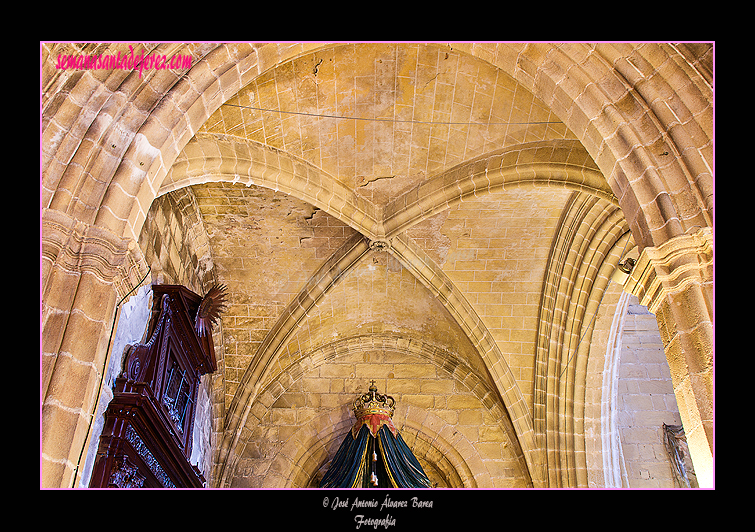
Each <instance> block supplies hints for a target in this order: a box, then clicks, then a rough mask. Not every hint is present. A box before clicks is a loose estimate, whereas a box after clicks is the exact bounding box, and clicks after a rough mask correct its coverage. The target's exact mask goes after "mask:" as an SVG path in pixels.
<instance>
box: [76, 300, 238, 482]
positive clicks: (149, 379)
mask: <svg viewBox="0 0 755 532" xmlns="http://www.w3.org/2000/svg"><path fill="white" fill-rule="evenodd" d="M152 290H153V305H152V317H151V320H150V325H149V330H148V331H149V332H148V336H147V338H149V340H148V342H147V343H146V344H137V345H135V346H132V347H130V348H129V349H128V351H127V352H126V353H125V354H124V362H123V371H122V373H121V374H120V376H119V377H118V378H116V380H115V385H114V390H113V399H112V401H111V402H110V404H109V405H108V407H107V409H106V411H105V414H104V415H105V423H104V427H103V431H102V435H101V436H100V440H99V447H98V450H97V455H96V458H95V463H94V467H93V472H92V478H91V481H90V484H89V486H90V487H94V488H106V487H107V488H140V487H143V488H174V487H175V488H182V487H186V488H199V487H202V486H203V485H204V483H205V479H204V477H203V475H202V474H201V472H200V471H199V469H198V468H197V467H196V466H194V465H192V464H191V462H190V461H189V459H190V457H191V449H192V432H193V427H194V413H195V410H196V408H195V405H196V398H197V390H198V388H199V380H200V377H201V376H202V375H204V374H207V373H212V372H214V371H215V370H216V369H217V366H216V361H215V349H214V347H213V342H212V324H213V323H214V322H215V321H217V318H218V316H219V314H220V312H221V310H222V309H223V305H224V301H223V300H224V297H225V287H223V286H214V287H213V288H211V289H210V291H209V292H208V293H207V295H206V296H205V297H204V298H202V297H200V296H199V295H197V294H195V293H194V292H192V291H191V290H188V289H187V288H185V287H183V286H180V285H154V286H153V287H152Z"/></svg>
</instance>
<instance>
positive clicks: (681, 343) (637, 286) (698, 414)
mask: <svg viewBox="0 0 755 532" xmlns="http://www.w3.org/2000/svg"><path fill="white" fill-rule="evenodd" d="M624 289H625V290H626V291H627V292H630V293H632V294H634V295H636V296H637V297H638V298H639V300H640V303H642V304H643V305H645V306H646V307H648V309H649V310H650V312H652V313H654V314H655V315H656V318H657V320H658V326H659V328H660V331H661V337H662V338H663V343H664V345H665V350H666V359H667V360H668V363H669V369H670V370H671V378H672V381H673V384H674V393H675V395H676V401H677V405H678V407H679V413H680V414H681V418H682V423H683V425H684V430H685V433H686V434H687V442H688V445H689V450H690V454H691V455H692V461H693V463H694V466H695V472H696V474H697V478H698V481H699V484H700V486H701V487H708V486H712V482H713V232H712V230H711V228H703V229H700V230H699V231H697V232H696V233H694V234H692V235H681V236H678V237H675V238H672V239H670V240H668V241H667V242H665V243H663V244H662V245H660V246H658V247H652V248H645V249H644V250H643V251H642V254H641V255H640V257H639V259H638V261H637V264H636V265H635V267H634V270H633V271H632V274H631V276H630V278H629V280H628V281H627V283H626V285H625V288H624Z"/></svg>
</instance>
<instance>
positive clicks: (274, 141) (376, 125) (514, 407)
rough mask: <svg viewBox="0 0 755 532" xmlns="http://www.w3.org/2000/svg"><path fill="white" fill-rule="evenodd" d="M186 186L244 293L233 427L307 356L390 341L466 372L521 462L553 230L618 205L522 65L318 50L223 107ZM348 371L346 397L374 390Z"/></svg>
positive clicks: (443, 52)
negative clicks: (579, 204) (593, 202)
mask: <svg viewBox="0 0 755 532" xmlns="http://www.w3.org/2000/svg"><path fill="white" fill-rule="evenodd" d="M346 117H348V118H346ZM470 175H471V176H472V178H471V179H470ZM185 187H188V188H185ZM178 190H191V192H192V194H193V195H194V198H195V200H194V201H195V203H196V206H197V209H198V212H199V213H200V216H201V221H202V224H203V226H204V229H205V231H206V234H207V239H208V242H209V248H210V255H211V259H212V262H213V264H214V273H213V275H214V279H215V280H216V281H218V282H221V283H224V284H226V285H227V286H228V288H229V292H230V299H231V307H230V309H229V310H228V312H227V313H226V314H225V315H224V317H223V320H222V340H220V341H221V342H222V345H223V350H222V351H223V353H224V354H223V357H224V360H223V364H222V368H223V370H222V371H223V379H222V383H223V384H222V387H223V390H222V400H221V402H222V410H223V411H224V412H226V414H225V424H226V429H225V430H226V433H225V435H224V436H225V438H227V439H231V440H233V439H234V438H236V439H238V434H239V433H240V432H239V431H240V430H241V429H242V428H243V423H244V421H243V419H245V416H246V415H247V414H245V412H248V411H249V409H250V408H251V405H252V404H253V403H254V401H255V398H256V397H257V395H258V394H259V393H260V391H261V390H263V389H265V387H268V386H270V384H271V383H272V382H274V381H275V379H276V378H277V376H279V375H282V374H283V372H284V371H285V369H286V367H288V366H289V365H290V364H291V363H292V361H295V360H297V357H298V358H301V357H302V356H304V354H306V353H311V352H313V351H315V350H317V349H320V348H322V347H323V346H325V345H329V344H333V343H337V342H339V341H345V340H349V339H354V338H364V337H369V336H370V335H373V336H375V337H379V338H384V337H386V335H387V336H389V337H393V338H400V339H404V340H406V341H411V339H415V340H418V341H422V342H426V343H428V344H429V345H432V346H434V347H435V348H437V349H440V350H441V351H443V352H444V353H446V355H444V356H446V357H448V358H450V359H452V360H453V361H454V362H453V364H455V365H461V366H463V367H465V368H468V371H469V372H472V373H473V374H474V375H476V377H475V378H476V379H478V380H479V382H481V383H484V384H481V386H483V387H484V388H485V390H487V392H484V394H483V395H485V394H487V395H488V396H489V397H490V400H491V401H493V402H494V403H495V404H497V405H499V407H500V408H501V410H500V411H501V412H505V413H506V414H507V416H508V417H507V419H506V420H504V421H501V422H502V423H503V424H504V426H506V427H507V431H508V434H509V438H510V440H511V441H512V442H515V447H516V448H517V449H519V450H518V451H515V454H517V455H518V456H519V459H522V460H523V459H524V458H523V457H522V451H521V449H520V448H519V445H518V439H520V438H522V437H525V438H529V439H530V440H529V441H528V443H527V444H526V445H525V446H523V447H527V448H530V449H532V448H534V443H533V442H532V441H531V439H532V438H533V435H532V417H531V415H532V414H531V412H532V411H533V409H534V407H535V405H534V401H535V400H534V393H535V390H534V388H535V386H536V384H535V383H536V380H537V379H536V374H535V373H536V366H537V364H536V351H537V335H538V319H539V316H540V308H541V304H542V301H543V297H544V296H543V287H544V277H545V274H546V269H547V268H548V265H549V260H551V262H552V259H551V254H552V251H551V250H552V248H553V245H554V239H555V238H556V236H557V234H558V233H559V230H560V224H562V223H563V220H562V216H563V215H564V214H563V213H564V211H565V209H566V208H567V206H568V205H569V204H570V203H573V202H574V199H575V198H576V197H578V196H585V197H587V196H590V197H594V198H596V199H597V198H599V199H597V201H598V202H599V203H598V207H597V208H598V210H604V211H606V212H608V211H617V207H616V199H615V198H614V197H613V195H612V193H611V190H610V188H609V186H608V184H607V183H606V181H605V179H604V178H603V176H602V174H600V172H599V170H598V169H597V165H595V163H594V162H593V161H592V159H591V158H590V157H589V155H588V154H587V152H586V150H585V149H584V148H583V147H582V146H581V144H580V143H579V141H578V140H576V139H575V138H574V136H573V135H572V134H571V132H570V131H569V130H568V129H567V128H566V126H565V125H564V124H563V123H562V122H561V121H560V120H559V119H558V118H557V117H556V116H555V115H554V114H553V113H552V112H550V111H549V110H548V107H547V106H546V105H545V104H544V103H543V102H542V101H540V100H538V99H537V98H536V97H534V96H533V95H532V94H531V93H530V92H529V91H527V90H526V89H525V88H523V87H522V86H521V85H520V84H518V83H517V82H515V81H514V80H513V79H512V78H511V77H510V76H509V75H508V74H506V73H504V72H502V71H501V70H500V69H498V68H496V67H494V66H492V65H491V64H490V63H488V62H486V61H484V60H482V59H480V58H477V57H472V56H470V55H467V54H465V53H462V52H459V51H457V50H454V49H453V48H452V47H450V46H446V45H436V44H427V45H425V44H337V45H329V46H323V47H320V48H317V49H316V50H314V51H311V52H309V53H305V54H302V55H300V56H298V57H295V58H293V59H291V60H287V61H284V62H281V63H278V64H276V65H275V66H274V67H273V68H270V69H269V70H267V71H264V72H262V73H261V74H260V75H259V76H258V77H257V78H256V79H254V80H253V81H252V82H251V83H249V84H248V85H247V86H245V87H244V88H243V89H242V90H240V91H239V92H238V93H237V94H236V95H235V96H233V97H232V98H230V99H229V100H228V101H226V102H225V103H224V104H223V105H221V106H220V108H219V109H218V110H217V111H216V112H215V113H214V114H212V116H210V118H209V119H208V120H207V121H206V122H205V124H204V125H203V126H202V127H201V129H199V130H198V131H197V132H196V135H195V136H194V138H193V139H192V140H191V141H190V142H189V143H188V144H187V146H186V148H185V149H184V150H183V151H182V152H181V153H180V154H179V156H178V158H177V159H176V162H175V163H174V165H173V167H172V168H171V169H170V171H169V172H168V175H167V177H166V179H165V180H164V182H163V184H162V188H161V189H160V195H163V196H165V195H166V194H171V193H172V192H171V191H178ZM159 201H160V198H158V203H159ZM618 212H620V211H618ZM621 226H622V228H623V229H622V231H621V233H622V234H624V233H626V232H627V231H628V228H627V227H626V225H625V224H624V223H623V221H622V222H621ZM572 229H573V231H574V232H578V231H580V227H579V225H578V224H577V226H576V227H574V228H572ZM613 243H615V242H613V241H612V244H613ZM608 251H610V248H609V249H608ZM613 253H614V254H616V253H617V252H616V251H614V252H613ZM614 258H615V259H618V255H617V256H616V257H614ZM583 310H584V309H583ZM381 374H382V373H381ZM352 377H354V378H352V379H351V384H349V385H348V386H347V388H346V389H345V390H344V391H345V392H349V393H354V392H357V391H359V389H360V387H361V386H362V385H363V382H362V381H363V379H357V378H356V376H355V375H352ZM391 377H392V378H393V377H399V376H395V375H391ZM347 380H348V379H347ZM382 384H383V388H385V387H387V388H388V389H389V390H390V389H391V383H389V382H388V381H387V380H385V379H384V380H383V383H382ZM352 388H353V389H352ZM399 398H401V394H399ZM406 399H407V400H408V401H411V398H410V397H408V396H407V398H406ZM508 418H510V419H508ZM512 422H513V425H512ZM234 423H235V425H234ZM234 427H235V428H234ZM515 427H516V428H515ZM523 433H524V434H523ZM247 437H248V436H247ZM242 439H243V438H242ZM234 441H235V440H234ZM226 445H231V446H233V445H234V444H226ZM221 453H222V451H221ZM221 460H222V458H221ZM528 460H530V461H531V460H533V458H532V457H531V456H530V457H528Z"/></svg>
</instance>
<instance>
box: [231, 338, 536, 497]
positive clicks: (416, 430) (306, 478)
mask: <svg viewBox="0 0 755 532" xmlns="http://www.w3.org/2000/svg"><path fill="white" fill-rule="evenodd" d="M375 349H379V350H388V351H396V352H401V353H406V354H409V355H412V356H416V357H418V358H421V359H424V360H427V361H429V362H430V363H432V364H433V365H435V366H436V367H437V368H439V369H441V370H442V371H443V373H444V374H445V375H447V376H448V377H449V378H453V379H455V380H457V381H459V382H461V383H463V384H464V385H465V386H467V387H468V388H469V390H470V391H471V392H472V393H473V394H474V395H475V396H476V397H477V399H478V400H479V401H480V405H481V407H483V408H485V409H486V410H487V411H488V412H490V414H491V417H492V418H493V419H500V420H501V423H502V425H503V426H504V431H505V432H506V434H507V435H508V437H509V439H510V440H511V441H512V442H514V449H515V452H516V453H517V454H518V455H520V456H521V451H520V450H518V449H519V446H518V445H517V444H516V441H517V436H516V434H515V433H514V429H513V426H512V425H511V424H510V423H507V422H506V414H505V413H504V408H505V407H504V406H503V405H502V404H501V402H500V400H499V399H497V398H496V393H495V391H494V390H492V389H490V388H489V387H488V386H487V385H486V384H485V382H484V379H483V378H482V377H481V376H480V375H477V373H476V372H475V370H474V369H472V368H471V367H470V366H469V365H467V364H466V363H465V362H464V361H463V360H461V359H459V358H458V357H456V356H455V355H454V354H453V353H451V352H448V351H446V350H444V349H442V348H439V347H437V346H434V345H432V344H430V343H428V342H426V341H424V340H422V339H419V338H406V337H398V336H395V335H392V334H381V335H365V336H356V337H350V338H343V339H340V340H338V341H336V342H333V343H330V344H327V345H324V346H321V347H319V348H315V349H313V350H312V351H310V352H309V353H306V354H300V356H299V357H298V358H296V359H295V360H293V362H292V363H291V364H290V365H289V366H288V367H287V368H285V369H284V370H283V371H282V372H281V373H279V374H277V375H275V376H274V377H272V376H270V377H272V378H268V379H265V384H264V385H263V388H262V390H261V392H260V393H259V395H258V396H257V397H256V401H255V402H257V403H258V404H259V406H258V408H255V409H253V411H252V412H250V415H249V416H248V417H246V419H245V424H244V426H243V427H240V428H239V430H238V432H239V436H241V433H242V432H243V434H245V435H246V436H245V437H244V436H241V437H239V438H237V439H236V442H235V446H234V449H233V450H232V451H231V452H230V453H229V455H228V456H227V462H226V464H225V467H224V468H223V471H222V472H221V475H220V476H219V477H218V478H219V483H220V487H229V486H230V485H231V482H232V480H233V477H234V474H235V470H236V468H237V467H238V464H239V458H240V455H241V454H242V453H243V450H244V447H245V446H246V443H247V440H248V438H249V436H250V435H251V434H252V432H253V430H254V427H256V426H257V425H258V424H259V423H261V422H262V420H263V419H264V417H265V416H266V415H267V410H268V408H269V407H270V405H272V404H273V403H275V401H277V400H278V399H279V398H280V397H281V396H282V395H283V394H284V393H286V391H287V390H288V388H289V387H290V385H291V384H292V383H293V382H295V381H297V380H298V379H299V378H301V377H303V376H304V375H306V374H307V373H309V372H310V371H312V370H314V369H316V368H318V367H320V366H322V365H324V364H326V363H327V362H329V361H333V360H334V359H337V358H339V357H341V356H344V355H347V354H354V353H360V352H367V351H371V350H375ZM284 383H289V386H284V385H283V384H284ZM350 407H351V405H350V403H349V404H344V405H341V406H338V407H336V408H331V409H329V410H326V411H324V412H322V413H321V414H320V415H318V416H316V417H315V418H313V419H311V420H309V421H307V422H306V423H304V424H302V426H300V427H299V428H298V430H297V431H295V432H294V433H293V434H292V435H291V436H290V437H289V438H288V440H287V441H286V443H285V444H284V445H282V446H281V448H280V449H279V450H278V451H277V453H276V454H275V455H274V456H272V457H270V459H269V461H268V470H267V472H266V473H265V480H264V483H265V484H264V485H263V486H262V487H265V488H283V487H306V486H307V485H308V484H309V482H310V479H311V478H312V476H313V475H314V474H315V473H316V472H317V470H318V469H319V468H320V467H322V465H323V463H324V461H325V460H327V458H328V457H327V454H328V452H327V448H328V446H329V445H333V444H334V441H335V440H337V441H335V445H336V447H337V446H338V444H340V439H341V438H342V437H343V436H344V435H345V434H346V432H347V431H348V430H349V429H350V428H351V426H352V425H353V422H354V420H353V417H352V414H351V411H350ZM394 424H395V425H396V427H397V428H398V429H399V430H400V431H402V432H404V431H408V432H411V433H413V434H414V435H416V436H417V437H418V438H420V439H421V440H422V441H423V447H424V451H423V454H422V455H420V456H418V457H419V458H424V459H428V460H429V461H431V462H433V463H434V465H436V466H439V468H440V469H441V470H443V471H444V473H445V474H446V475H447V476H450V480H451V481H452V482H455V483H456V484H458V487H492V486H493V484H492V480H491V477H490V474H489V473H488V471H487V469H486V468H485V465H484V462H483V460H482V457H481V456H480V454H479V452H478V451H477V450H476V449H475V447H474V445H473V444H472V443H471V442H470V441H469V440H467V439H466V437H465V436H464V435H463V434H461V433H460V432H459V431H456V430H455V429H454V426H453V425H452V424H450V423H448V422H447V421H445V420H443V419H441V418H440V417H438V416H437V415H435V414H434V413H432V412H429V411H426V410H424V409H422V408H419V407H417V406H414V405H411V404H402V403H399V404H398V405H397V407H396V412H395V414H394ZM333 451H334V449H333ZM436 461H438V462H440V463H435V462H436ZM522 466H523V467H522V469H523V470H524V471H526V469H527V468H526V466H525V465H524V464H522Z"/></svg>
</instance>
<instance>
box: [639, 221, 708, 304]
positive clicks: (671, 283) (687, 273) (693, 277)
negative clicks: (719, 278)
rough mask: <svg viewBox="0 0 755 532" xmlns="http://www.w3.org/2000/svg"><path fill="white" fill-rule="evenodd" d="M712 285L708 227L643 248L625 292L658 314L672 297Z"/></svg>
mask: <svg viewBox="0 0 755 532" xmlns="http://www.w3.org/2000/svg"><path fill="white" fill-rule="evenodd" d="M712 282H713V230H712V229H711V228H710V227H705V228H702V229H700V230H699V231H697V232H696V233H693V234H691V235H686V234H685V235H680V236H677V237H674V238H672V239H670V240H668V241H666V242H664V243H663V244H661V245H660V246H657V247H647V248H645V249H643V250H642V253H641V254H640V257H639V258H638V259H637V263H636V264H635V266H634V269H633V270H632V273H631V275H630V276H629V279H628V280H627V282H626V284H625V285H624V290H625V291H626V292H629V293H631V294H633V295H635V296H637V298H638V299H639V300H640V303H641V304H642V305H645V306H646V307H647V308H648V309H649V310H650V312H652V313H654V314H655V313H657V311H658V309H659V307H660V306H661V304H662V303H663V302H664V301H665V300H666V298H667V297H668V296H669V295H672V294H676V293H678V292H681V291H683V290H685V289H686V288H687V287H688V286H689V285H691V284H698V285H709V284H712Z"/></svg>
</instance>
